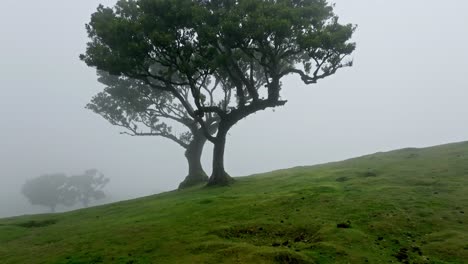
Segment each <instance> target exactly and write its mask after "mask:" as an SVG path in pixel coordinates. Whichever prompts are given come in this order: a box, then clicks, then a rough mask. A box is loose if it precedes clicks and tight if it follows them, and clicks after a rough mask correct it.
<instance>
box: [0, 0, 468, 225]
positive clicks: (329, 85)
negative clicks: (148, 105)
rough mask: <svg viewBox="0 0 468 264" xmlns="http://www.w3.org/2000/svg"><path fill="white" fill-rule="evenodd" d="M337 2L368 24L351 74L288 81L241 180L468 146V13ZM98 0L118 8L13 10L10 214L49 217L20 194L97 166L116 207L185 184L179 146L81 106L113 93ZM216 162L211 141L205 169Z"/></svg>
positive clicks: (1, 194) (254, 138) (257, 123)
mask: <svg viewBox="0 0 468 264" xmlns="http://www.w3.org/2000/svg"><path fill="white" fill-rule="evenodd" d="M334 2H336V9H335V11H336V13H337V14H338V15H339V16H340V19H341V20H342V21H343V22H352V23H356V24H358V29H357V32H356V33H355V37H354V41H356V42H357V50H356V51H355V52H354V55H353V57H354V62H355V63H354V66H353V67H352V68H347V69H345V70H341V71H339V72H338V73H337V74H336V75H334V76H333V77H331V78H329V79H326V80H324V81H321V82H319V83H318V84H317V85H312V86H305V85H303V84H302V83H300V82H298V81H297V80H294V81H293V80H292V79H289V80H287V81H285V82H284V83H283V85H284V87H285V89H284V99H287V100H288V104H286V106H284V107H282V108H277V109H275V112H273V111H271V110H268V111H264V112H261V113H258V114H256V115H254V116H251V117H249V118H247V119H246V120H243V121H241V122H240V123H239V124H238V125H237V126H236V127H234V129H233V130H232V131H231V133H230V135H229V137H230V138H229V140H228V146H227V149H226V167H227V170H228V171H229V173H230V174H231V175H233V176H237V175H239V176H240V175H247V174H252V173H255V172H263V171H269V170H274V169H280V168H287V167H292V166H297V165H309V164H315V163H321V162H326V161H332V160H340V159H344V158H348V157H352V156H357V155H361V154H366V153H371V152H377V151H383V150H390V149H396V148H401V147H408V146H414V147H422V146H429V145H436V144H442V143H447V142H454V141H463V140H467V139H468V136H467V135H468V122H466V121H467V118H466V117H467V116H468V105H467V103H466V102H467V98H468V91H467V87H468V80H467V79H466V76H467V74H468V51H467V50H466V46H467V44H468V37H467V36H468V27H467V25H468V17H467V16H466V14H465V13H466V10H468V3H467V2H466V1H462V0H449V1H444V2H443V3H441V2H440V1H434V0H430V1H422V0H416V1H403V0H397V1H388V0H374V1H364V0H356V1H345V0H337V1H334ZM99 3H102V4H104V5H106V6H110V5H113V4H114V3H115V1H94V0H92V1H90V0H88V1H59V0H46V1H37V2H34V1H33V2H31V1H29V2H25V1H22V2H21V1H13V0H4V1H3V2H2V10H4V12H3V14H2V16H0V35H1V36H2V41H1V42H0V72H1V73H0V89H1V96H0V113H2V122H1V123H0V135H1V136H0V164H1V166H0V179H1V185H0V217H3V216H9V215H16V214H24V213H34V212H43V211H44V209H43V208H36V207H34V208H32V207H30V206H29V205H28V204H27V202H26V199H24V198H23V197H22V196H21V194H20V189H21V185H22V184H23V183H24V181H25V180H26V179H29V178H33V177H36V176H39V175H40V174H44V173H54V172H64V173H67V174H77V173H81V172H82V171H84V170H86V169H89V168H97V169H99V170H101V171H102V172H103V173H104V174H105V175H106V176H107V177H109V178H110V179H111V182H110V183H109V185H108V186H107V188H106V190H107V192H108V193H109V194H110V196H111V197H110V198H111V199H125V198H130V197H137V196H142V195H148V194H152V193H156V192H160V191H164V190H170V189H175V188H176V187H177V184H178V183H179V182H181V181H182V180H183V178H184V177H185V176H186V168H185V166H186V162H185V160H184V157H183V155H182V149H181V148H179V147H178V146H177V145H176V144H174V143H172V142H170V141H168V140H165V139H163V138H156V137H154V138H137V137H129V136H125V135H120V134H119V132H120V131H122V130H121V129H119V128H116V127H113V126H111V125H110V124H109V123H108V122H107V121H105V120H104V119H103V118H101V117H100V116H98V115H96V114H94V113H92V112H91V111H89V110H86V109H84V106H85V105H86V103H88V102H89V100H90V99H91V97H92V96H93V95H94V94H96V93H97V92H99V91H100V90H101V89H102V85H101V84H99V83H97V81H96V74H95V70H94V69H92V68H89V67H87V66H86V65H85V64H84V63H83V62H81V61H80V60H79V59H78V55H79V54H80V53H83V52H84V51H85V44H86V42H87V41H88V40H87V36H86V32H85V28H84V24H85V23H87V22H88V21H89V17H90V14H91V13H92V12H94V11H95V9H96V7H97V5H98V4H99ZM210 156H211V147H210V146H209V144H207V147H206V149H205V159H204V161H205V168H206V170H207V172H209V171H210V170H211V169H210V164H209V161H210V159H209V157H210Z"/></svg>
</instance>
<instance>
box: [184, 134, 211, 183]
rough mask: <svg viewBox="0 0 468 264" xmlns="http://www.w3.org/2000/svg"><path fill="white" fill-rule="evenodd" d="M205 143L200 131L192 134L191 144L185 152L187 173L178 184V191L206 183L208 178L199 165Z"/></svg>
mask: <svg viewBox="0 0 468 264" xmlns="http://www.w3.org/2000/svg"><path fill="white" fill-rule="evenodd" d="M205 143H206V137H205V135H204V134H203V131H202V130H201V129H200V130H199V131H197V132H196V133H194V135H193V139H192V142H190V144H189V146H188V147H187V149H186V151H185V157H186V158H187V162H188V170H189V172H188V175H187V177H185V179H184V181H183V182H181V183H180V184H179V189H184V188H188V187H191V186H194V185H197V184H200V183H204V182H207V181H208V176H207V175H206V173H205V171H204V170H203V167H202V164H201V156H202V153H203V147H204V146H205Z"/></svg>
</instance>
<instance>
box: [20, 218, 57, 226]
mask: <svg viewBox="0 0 468 264" xmlns="http://www.w3.org/2000/svg"><path fill="white" fill-rule="evenodd" d="M56 223H57V220H55V219H47V220H42V221H34V220H31V221H27V222H22V223H17V224H14V225H15V226H20V227H25V228H37V227H46V226H50V225H53V224H56Z"/></svg>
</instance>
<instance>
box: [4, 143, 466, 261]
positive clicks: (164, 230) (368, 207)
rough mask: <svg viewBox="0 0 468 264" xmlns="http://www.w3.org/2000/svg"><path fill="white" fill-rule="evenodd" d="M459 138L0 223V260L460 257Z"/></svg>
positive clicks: (462, 154)
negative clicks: (225, 182)
mask: <svg viewBox="0 0 468 264" xmlns="http://www.w3.org/2000/svg"><path fill="white" fill-rule="evenodd" d="M467 238H468V143H466V142H465V143H457V144H449V145H443V146H438V147H432V148H426V149H403V150H398V151H392V152H387V153H377V154H374V155H369V156H364V157H360V158H355V159H350V160H347V161H343V162H335V163H329V164H324V165H318V166H311V167H299V168H293V169H288V170H281V171H275V172H271V173H266V174H261V175H254V176H250V177H242V178H236V182H235V183H234V184H233V185H231V186H228V187H219V188H214V187H210V188H206V187H203V186H198V187H193V188H190V189H187V190H183V191H174V192H169V193H164V194H160V195H155V196H151V197H145V198H141V199H136V200H131V201H125V202H120V203H115V204H111V205H105V206H100V207H94V208H89V209H84V210H78V211H73V212H68V213H63V214H48V215H35V216H23V217H15V218H8V219H1V220H0V260H1V261H0V262H1V263H391V262H393V263H398V262H401V263H468V239H467Z"/></svg>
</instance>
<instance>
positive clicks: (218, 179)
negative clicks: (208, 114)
mask: <svg viewBox="0 0 468 264" xmlns="http://www.w3.org/2000/svg"><path fill="white" fill-rule="evenodd" d="M229 128H230V126H228V125H225V124H224V123H221V124H220V125H219V128H218V134H217V135H216V140H215V141H214V142H213V144H214V149H213V172H212V174H211V177H210V179H209V181H208V186H213V185H218V186H224V185H229V184H230V183H232V182H233V181H234V179H233V178H231V176H229V174H227V172H226V171H225V169H224V150H225V147H226V135H227V132H228V131H229Z"/></svg>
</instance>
